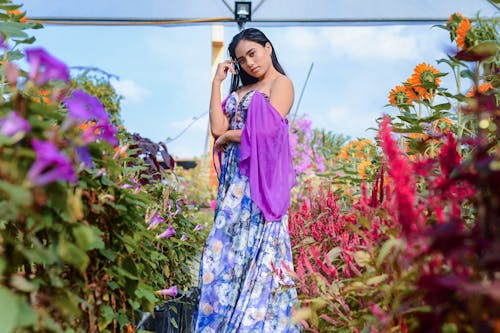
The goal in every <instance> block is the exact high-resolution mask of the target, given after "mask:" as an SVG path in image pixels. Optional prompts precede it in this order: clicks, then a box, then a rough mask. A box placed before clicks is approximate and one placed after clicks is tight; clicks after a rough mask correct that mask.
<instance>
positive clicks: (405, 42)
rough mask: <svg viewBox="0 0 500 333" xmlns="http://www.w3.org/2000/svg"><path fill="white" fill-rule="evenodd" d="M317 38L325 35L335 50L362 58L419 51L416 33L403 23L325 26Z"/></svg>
mask: <svg viewBox="0 0 500 333" xmlns="http://www.w3.org/2000/svg"><path fill="white" fill-rule="evenodd" d="M318 38H324V39H325V40H326V41H327V42H328V43H329V45H330V46H331V48H332V52H333V53H334V54H336V55H339V56H345V57H349V58H356V59H359V60H366V59H367V58H368V59H385V60H399V59H414V58H415V56H416V55H418V54H419V49H418V47H417V40H416V38H415V36H414V35H408V34H405V33H404V29H403V28H402V27H395V26H391V27H364V26H362V27H336V28H335V29H328V28H325V29H323V30H322V32H321V34H320V35H319V36H318Z"/></svg>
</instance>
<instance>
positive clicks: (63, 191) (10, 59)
mask: <svg viewBox="0 0 500 333" xmlns="http://www.w3.org/2000/svg"><path fill="white" fill-rule="evenodd" d="M18 8H19V6H16V5H11V4H10V3H9V2H8V1H2V2H1V3H0V9H2V10H4V11H5V10H7V11H11V10H15V9H18ZM23 16H24V15H23V13H19V14H15V13H9V12H5V13H2V14H1V15H0V18H1V19H3V20H6V21H5V22H2V23H1V24H0V32H1V33H2V37H3V39H2V43H1V46H2V49H3V50H4V57H3V59H4V62H3V63H2V65H1V68H0V74H1V78H2V79H1V82H0V84H1V86H0V87H1V90H2V94H1V96H2V98H3V99H2V100H1V101H0V322H1V323H2V331H3V332H12V331H44V332H68V331H73V332H74V331H76V332H98V331H103V332H123V331H133V327H134V323H135V320H136V317H137V310H139V309H141V310H149V311H152V310H153V307H154V305H155V303H158V302H160V300H161V297H162V296H163V297H167V296H175V294H176V293H177V291H178V290H179V291H181V290H183V289H187V288H188V287H189V286H190V285H191V275H190V269H191V267H190V261H191V259H192V258H194V257H196V256H197V255H198V254H199V252H200V250H201V246H202V241H201V240H202V238H203V231H201V229H202V228H201V226H199V225H197V224H196V221H194V220H193V219H192V218H191V214H190V210H191V208H192V207H191V206H189V205H188V204H187V203H186V201H185V198H184V196H183V194H182V193H179V192H176V191H175V189H174V187H173V185H172V184H171V182H169V181H168V175H167V174H166V172H165V171H163V170H160V171H159V172H153V173H152V172H151V169H150V167H149V165H148V163H147V162H148V161H146V159H145V158H144V157H145V156H152V154H151V152H150V151H146V150H144V147H139V146H138V142H137V140H136V139H137V138H135V139H134V137H133V136H132V135H130V134H129V133H127V131H126V130H125V129H124V128H123V126H122V125H121V123H120V118H119V100H120V98H119V96H117V95H116V92H115V91H114V90H113V89H112V87H111V86H110V85H109V83H107V82H104V81H103V80H101V79H99V78H96V77H91V76H83V77H79V78H76V79H75V80H73V81H72V82H70V75H69V70H68V68H67V67H66V65H65V64H64V63H62V62H61V61H60V60H58V59H57V58H55V57H53V56H52V55H51V54H49V53H48V52H47V51H45V50H44V49H42V48H29V49H26V50H25V51H24V53H23V52H21V51H19V50H15V49H14V47H15V45H17V44H20V43H22V42H33V41H34V39H31V38H28V37H27V35H26V33H25V32H24V29H26V28H33V27H39V26H37V25H34V24H31V23H23V22H22V21H21V20H22V18H23ZM21 39H22V40H21ZM23 54H24V55H26V59H27V62H28V65H29V68H28V69H27V70H23V69H22V68H19V67H18V65H17V64H16V62H15V60H17V59H20V58H21V57H22V56H23ZM89 92H90V93H89ZM93 95H96V96H99V99H98V98H96V97H95V96H93ZM103 104H104V106H103ZM120 142H121V145H119V143H120ZM141 149H142V150H141ZM166 157H169V156H168V154H167V156H166ZM166 169H167V170H168V167H167V168H166Z"/></svg>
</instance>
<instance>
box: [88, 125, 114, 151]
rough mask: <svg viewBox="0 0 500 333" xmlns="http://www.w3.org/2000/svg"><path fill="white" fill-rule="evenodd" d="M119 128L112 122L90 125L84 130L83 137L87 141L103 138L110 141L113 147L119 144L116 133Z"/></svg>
mask: <svg viewBox="0 0 500 333" xmlns="http://www.w3.org/2000/svg"><path fill="white" fill-rule="evenodd" d="M117 132H118V130H117V129H116V127H114V126H113V125H111V124H110V123H106V124H103V125H100V124H97V125H88V127H87V128H86V129H85V130H83V133H82V139H83V141H85V143H92V142H95V141H96V140H98V139H103V140H105V141H107V142H109V143H110V144H111V145H112V146H113V147H116V146H117V145H118V143H119V142H118V139H117V138H116V133H117Z"/></svg>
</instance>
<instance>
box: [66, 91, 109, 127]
mask: <svg viewBox="0 0 500 333" xmlns="http://www.w3.org/2000/svg"><path fill="white" fill-rule="evenodd" d="M63 102H64V104H65V105H66V107H67V108H68V113H69V117H70V118H72V119H74V120H76V121H78V122H86V121H90V120H95V121H96V122H97V123H102V124H107V123H109V117H108V114H107V113H106V110H105V109H104V106H102V104H101V102H100V101H99V99H98V98H97V97H95V96H92V95H90V94H88V93H86V92H85V91H83V90H80V89H76V90H74V91H73V92H72V93H71V96H69V97H66V98H64V99H63Z"/></svg>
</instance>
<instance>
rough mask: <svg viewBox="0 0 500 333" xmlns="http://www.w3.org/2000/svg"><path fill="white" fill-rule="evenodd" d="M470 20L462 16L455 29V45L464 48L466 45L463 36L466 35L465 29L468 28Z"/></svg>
mask: <svg viewBox="0 0 500 333" xmlns="http://www.w3.org/2000/svg"><path fill="white" fill-rule="evenodd" d="M470 26H471V24H470V21H469V20H468V19H466V18H464V19H463V20H462V21H461V22H460V25H459V26H458V29H457V47H458V48H459V49H462V50H463V49H466V48H467V45H466V44H465V36H466V35H467V31H469V29H470Z"/></svg>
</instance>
